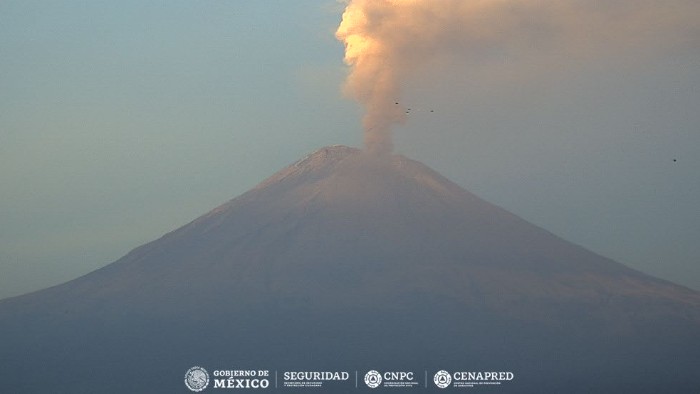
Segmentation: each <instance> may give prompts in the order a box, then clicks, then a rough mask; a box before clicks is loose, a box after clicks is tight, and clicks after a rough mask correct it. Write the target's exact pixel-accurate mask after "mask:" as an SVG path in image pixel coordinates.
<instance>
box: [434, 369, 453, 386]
mask: <svg viewBox="0 0 700 394" xmlns="http://www.w3.org/2000/svg"><path fill="white" fill-rule="evenodd" d="M433 382H435V385H436V386H438V387H439V388H441V389H444V388H445V387H447V386H449V385H450V383H452V377H451V376H450V373H449V372H447V371H445V370H442V371H438V372H437V373H436V374H435V377H433Z"/></svg>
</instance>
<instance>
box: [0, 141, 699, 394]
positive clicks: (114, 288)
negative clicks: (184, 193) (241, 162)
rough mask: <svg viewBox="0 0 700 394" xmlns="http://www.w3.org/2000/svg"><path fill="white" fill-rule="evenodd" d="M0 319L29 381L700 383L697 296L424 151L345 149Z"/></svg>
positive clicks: (10, 367) (122, 384)
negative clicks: (436, 377)
mask: <svg viewBox="0 0 700 394" xmlns="http://www.w3.org/2000/svg"><path fill="white" fill-rule="evenodd" d="M0 327H1V328H0V330H1V336H0V357H2V364H1V366H2V368H0V377H1V378H2V381H3V382H5V384H6V385H7V384H10V385H11V388H10V391H11V392H20V393H24V392H96V391H98V392H151V393H152V392H169V393H170V392H187V389H186V387H185V386H184V385H183V383H182V375H183V374H184V372H185V371H187V370H188V368H190V367H192V366H193V365H202V366H210V367H209V368H220V369H230V368H250V369H260V368H267V369H270V370H285V369H287V370H290V369H293V370H320V371H328V370H340V369H344V370H353V371H354V370H362V369H363V368H366V369H375V368H377V369H380V370H382V368H383V370H400V369H401V368H412V369H417V370H421V371H422V370H433V369H435V370H436V371H437V370H438V369H447V370H449V371H467V370H469V371H478V370H481V371H512V373H513V374H514V376H515V379H513V381H512V382H510V383H509V384H508V385H504V386H503V387H499V388H498V390H497V391H499V392H570V393H574V392H597V393H600V392H610V393H613V392H635V393H643V392H649V393H652V392H674V393H683V392H688V393H691V392H697V390H698V388H699V387H700V375H699V374H697V371H696V369H697V367H698V366H699V365H700V293H698V292H696V291H693V290H690V289H687V288H684V287H682V286H678V285H675V284H672V283H669V282H666V281H663V280H660V279H656V278H653V277H651V276H648V275H645V274H643V273H640V272H638V271H635V270H632V269H630V268H627V267H625V266H624V265H621V264H619V263H616V262H614V261H612V260H609V259H606V258H604V257H601V256H599V255H596V254H594V253H592V252H589V251H587V250H585V249H583V248H581V247H579V246H576V245H573V244H571V243H569V242H567V241H565V240H562V239H561V238H558V237H557V236H555V235H553V234H551V233H549V232H547V231H545V230H543V229H541V228H538V227H536V226H534V225H532V224H530V223H528V222H526V221H524V220H522V219H520V218H519V217H517V216H515V215H513V214H511V213H508V212H506V211H504V210H503V209H501V208H499V207H496V206H494V205H492V204H489V203H488V202H485V201H483V200H481V199H479V198H478V197H476V196H474V195H473V194H471V193H469V192H467V191H465V190H464V189H462V188H460V187H459V186H457V185H455V184H454V183H452V182H450V181H448V180H447V179H445V178H444V177H442V176H440V175H439V174H437V173H436V172H434V171H432V170H431V169H429V168H428V167H426V166H424V165H423V164H421V163H418V162H416V161H412V160H409V159H407V158H405V157H402V156H389V155H386V156H381V155H380V156H377V155H372V154H368V153H364V152H363V151H361V150H358V149H353V148H349V147H344V146H332V147H327V148H323V149H320V150H318V151H316V152H314V153H312V154H310V155H309V156H307V157H305V158H304V159H302V160H300V161H298V162H296V163H295V164H293V165H291V166H289V167H287V168H285V169H283V170H282V171H280V172H278V173H277V174H275V175H273V176H272V177H270V178H268V179H267V180H265V181H264V182H262V183H261V184H260V185H258V186H257V187H255V188H253V189H252V190H250V191H248V192H247V193H245V194H243V195H241V196H239V197H237V198H235V199H233V200H231V201H230V202H228V203H225V204H223V205H221V206H219V207H218V208H216V209H214V210H212V211H211V212H209V213H207V214H205V215H203V216H201V217H199V218H198V219H196V220H194V221H192V222H191V223H189V224H187V225H185V226H183V227H181V228H179V229H177V230H175V231H173V232H171V233H168V234H166V235H165V236H163V237H162V238H160V239H158V240H156V241H153V242H150V243H148V244H146V245H143V246H140V247H138V248H136V249H134V250H133V251H131V252H130V253H129V254H127V255H126V256H124V257H123V258H121V259H119V260H118V261H116V262H114V263H112V264H110V265H108V266H106V267H104V268H102V269H99V270H97V271H94V272H92V273H90V274H87V275H85V276H83V277H80V278H78V279H75V280H73V281H70V282H68V283H65V284H62V285H59V286H56V287H53V288H49V289H46V290H43V291H39V292H35V293H32V294H28V295H24V296H20V297H15V298H11V299H7V300H3V301H0ZM8 382H11V383H8ZM429 387H433V389H434V390H438V389H437V388H435V386H429ZM270 389H271V390H274V389H272V388H270ZM420 389H421V390H424V391H428V390H429V389H424V388H420ZM492 389H493V388H483V390H485V391H489V392H491V391H492ZM367 390H369V389H367ZM279 391H284V389H279ZM358 391H362V389H354V388H353V390H352V391H351V392H358Z"/></svg>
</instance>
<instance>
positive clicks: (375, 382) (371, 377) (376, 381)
mask: <svg viewBox="0 0 700 394" xmlns="http://www.w3.org/2000/svg"><path fill="white" fill-rule="evenodd" d="M365 384H366V385H367V386H368V387H369V388H372V389H374V388H377V387H379V385H380V384H382V375H381V374H380V373H379V372H377V371H375V370H371V371H369V372H367V373H366V374H365Z"/></svg>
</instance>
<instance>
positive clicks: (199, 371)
mask: <svg viewBox="0 0 700 394" xmlns="http://www.w3.org/2000/svg"><path fill="white" fill-rule="evenodd" d="M208 385H209V374H208V373H207V370H206V369H204V368H202V367H192V368H190V369H188V370H187V373H186V374H185V386H187V388H188V389H190V390H192V391H194V392H197V393H198V392H200V391H202V390H204V389H205V388H207V386H208Z"/></svg>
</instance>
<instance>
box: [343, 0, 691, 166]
mask: <svg viewBox="0 0 700 394" xmlns="http://www.w3.org/2000/svg"><path fill="white" fill-rule="evenodd" d="M699 32H700V1H699V0H607V1H595V2H594V1H590V0H350V1H348V2H347V7H346V9H345V12H344V13H343V18H342V22H341V23H340V26H339V27H338V30H337V31H336V37H337V38H338V39H339V40H340V41H342V42H343V43H344V44H345V62H346V64H348V65H349V66H350V73H349V75H348V77H347V80H346V81H345V86H344V91H345V93H346V94H347V95H349V96H351V97H352V98H354V99H356V100H358V101H359V102H360V103H361V104H362V105H363V106H364V108H365V111H366V114H365V117H364V120H363V126H364V129H365V146H366V148H367V150H369V151H371V152H374V153H379V154H381V153H388V152H391V150H392V141H391V127H392V126H393V125H395V124H397V123H401V122H403V121H404V120H405V118H406V114H405V108H403V106H402V105H397V104H396V103H397V102H398V103H401V89H402V87H404V85H405V83H406V81H407V80H408V79H409V78H420V76H421V73H424V72H428V71H430V70H431V69H432V70H436V69H439V68H436V67H434V66H436V65H441V66H442V67H445V64H447V65H448V67H449V64H450V63H451V62H453V63H459V62H460V61H463V60H464V59H466V60H467V63H468V64H471V65H472V66H473V65H475V64H476V65H478V66H479V67H482V68H483V69H485V70H488V72H490V73H491V74H496V77H499V74H498V73H501V75H502V76H503V77H504V78H510V79H512V78H519V77H525V76H526V75H527V74H528V72H531V71H532V70H542V69H545V72H546V71H548V69H556V68H557V67H558V68H567V67H572V65H580V64H585V63H586V61H587V60H590V59H596V58H601V57H606V56H613V57H615V56H617V57H621V58H625V57H629V58H631V59H633V60H631V61H632V62H637V61H640V59H639V58H638V57H639V55H640V53H641V54H642V57H643V56H646V55H648V53H644V52H652V51H653V52H663V51H664V50H668V48H674V49H678V48H677V47H678V46H683V47H684V48H687V49H688V50H698V44H699V43H700V34H699ZM643 60H644V59H642V61H643ZM462 75H464V77H465V78H469V77H470V75H467V73H463V74H462Z"/></svg>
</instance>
